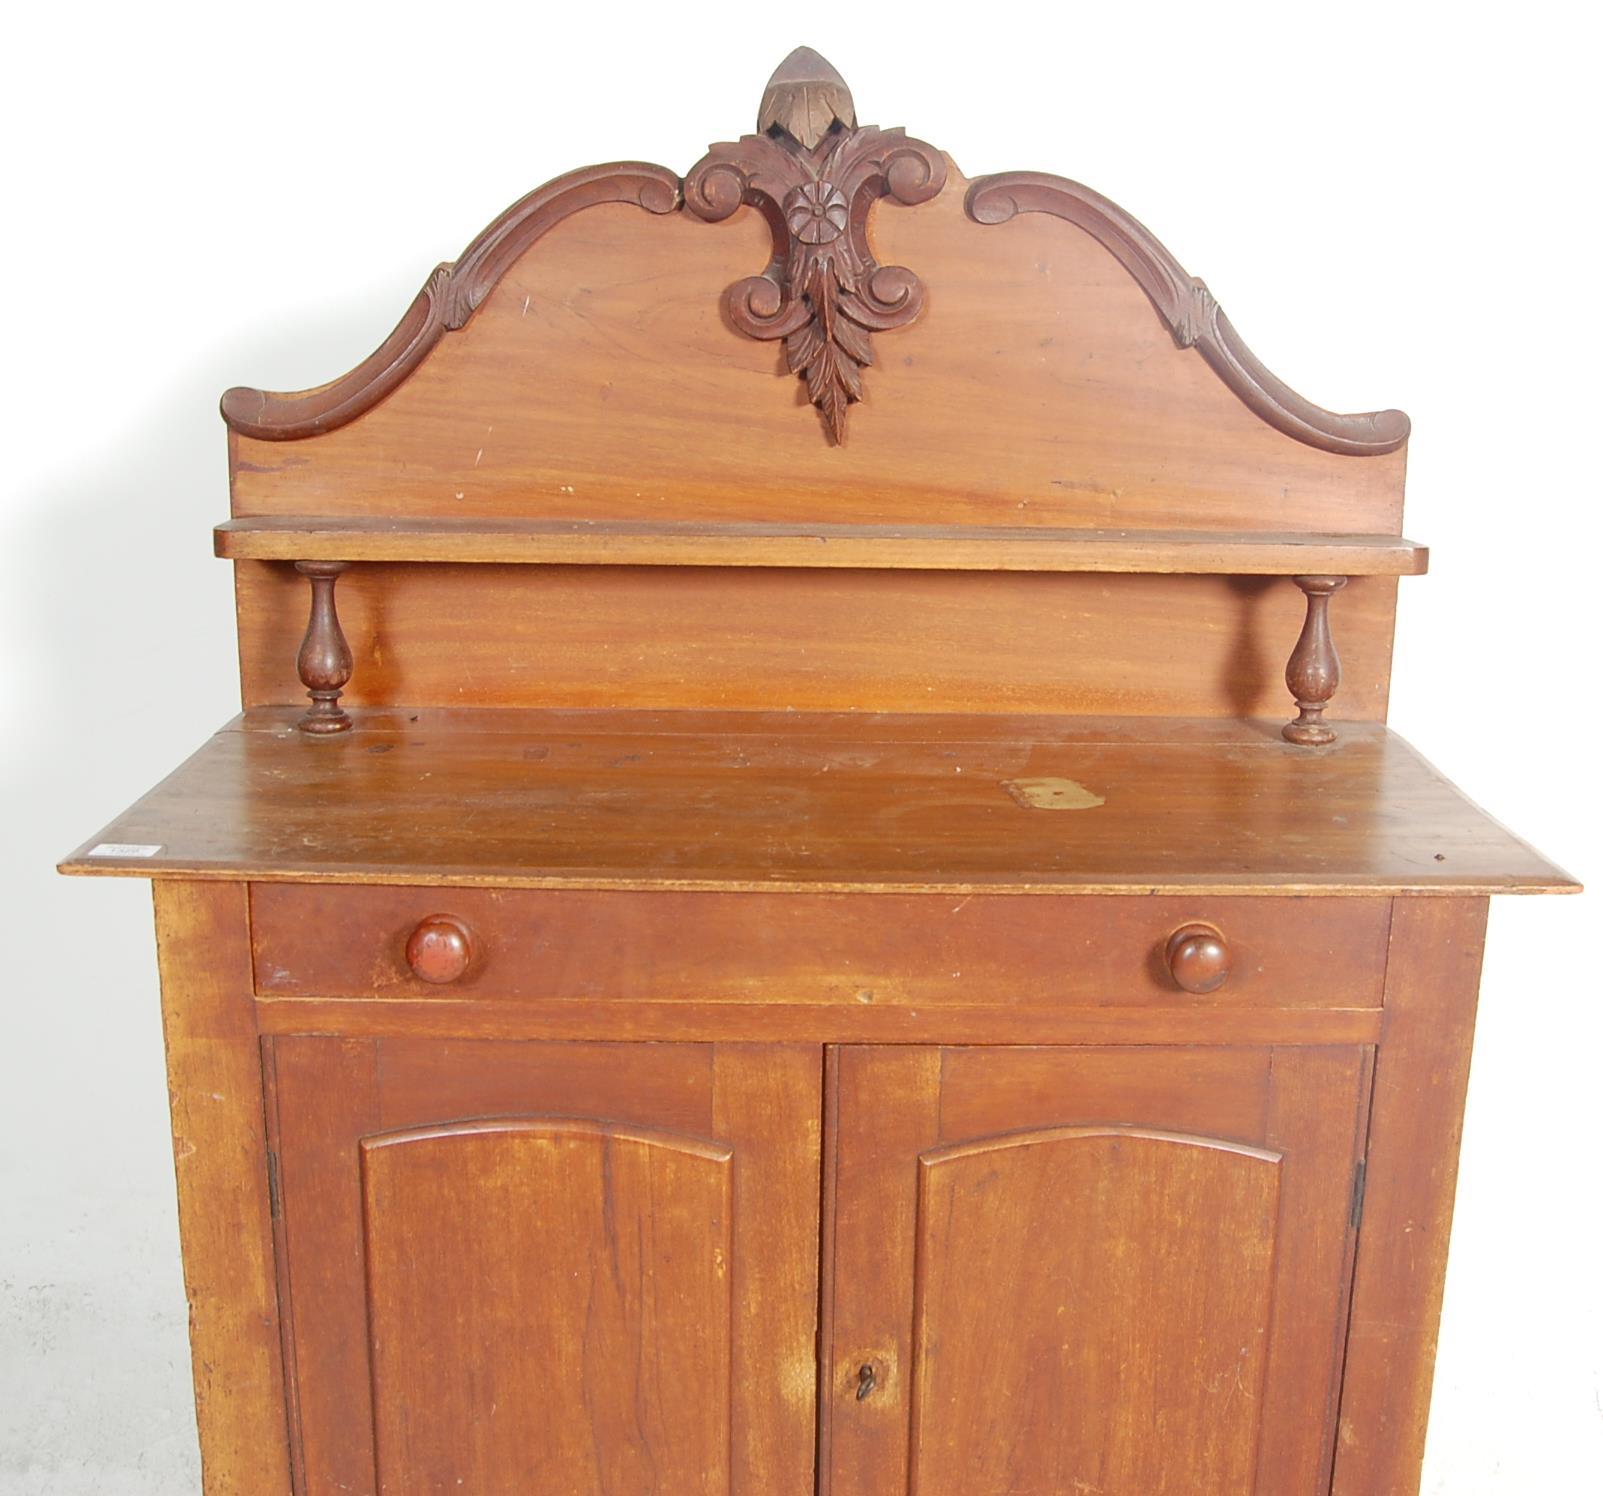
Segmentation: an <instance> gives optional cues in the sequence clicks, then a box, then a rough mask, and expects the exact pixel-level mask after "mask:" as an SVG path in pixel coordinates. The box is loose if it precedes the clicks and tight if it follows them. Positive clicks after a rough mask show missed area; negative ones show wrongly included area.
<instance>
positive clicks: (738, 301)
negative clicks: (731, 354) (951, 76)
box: [684, 47, 946, 444]
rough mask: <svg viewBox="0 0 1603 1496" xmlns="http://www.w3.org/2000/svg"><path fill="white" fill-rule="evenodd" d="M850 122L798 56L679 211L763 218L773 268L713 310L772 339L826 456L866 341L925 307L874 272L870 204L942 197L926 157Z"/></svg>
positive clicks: (838, 91) (827, 82) (841, 99)
mask: <svg viewBox="0 0 1603 1496" xmlns="http://www.w3.org/2000/svg"><path fill="white" fill-rule="evenodd" d="M826 117H827V118H826ZM855 121H856V113H855V110H854V108H853V105H852V99H851V94H850V92H849V91H848V90H847V88H846V84H845V82H844V81H843V80H842V79H841V77H840V75H839V74H838V73H837V72H836V71H835V70H834V69H833V68H832V67H830V65H829V64H828V63H827V62H825V61H824V59H823V58H821V57H819V56H818V54H817V53H816V52H812V51H810V50H809V49H807V48H805V47H803V48H798V49H797V51H796V52H794V53H792V54H791V56H790V57H788V58H787V59H786V60H785V61H784V63H782V64H781V65H780V67H779V69H778V71H776V72H775V74H774V76H773V78H772V79H770V80H769V84H768V88H767V90H766V91H765V93H764V95H763V104H762V110H761V113H760V114H759V117H758V126H759V128H760V129H762V130H764V131H766V133H764V134H759V135H747V136H744V137H742V138H741V139H740V140H738V141H732V142H729V143H726V144H722V145H715V146H713V147H712V149H711V150H709V151H708V153H707V154H706V156H704V157H703V158H702V159H701V160H700V161H699V162H698V163H697V164H696V165H695V166H694V167H693V168H692V169H691V171H690V174H689V175H688V176H687V177H686V178H685V186H684V201H685V206H686V207H687V208H689V210H690V211H691V212H692V213H694V214H695V215H696V217H698V218H701V219H704V220H705V221H707V222H709V223H716V222H718V221H720V220H721V219H725V218H728V217H729V216H730V215H731V214H732V213H734V212H735V210H736V209H737V208H739V207H740V206H741V205H742V204H746V205H749V206H751V207H754V208H756V209H758V210H759V211H760V212H761V213H762V214H763V217H764V218H765V220H766V221H767V223H768V226H769V229H770V232H771V233H772V235H773V246H774V248H773V258H772V259H771V260H770V261H769V263H768V266H767V267H766V268H765V269H764V270H762V271H761V272H760V273H759V274H757V275H754V276H748V277H747V278H746V279H744V280H741V281H737V282H735V284H734V285H732V286H730V287H729V288H728V290H727V291H726V292H725V293H724V307H725V310H726V312H727V314H728V316H729V320H730V321H731V322H732V323H733V324H734V326H735V327H736V328H737V329H738V330H739V331H740V332H742V333H744V334H745V335H746V336H747V337H750V338H758V339H764V340H772V339H782V340H783V341H784V345H785V364H786V367H787V368H788V369H789V370H790V372H791V373H793V374H796V375H798V376H799V377H800V378H801V379H802V381H803V383H804V384H805V385H806V387H807V394H808V398H809V399H810V400H811V401H812V403H813V404H814V405H815V406H817V408H818V411H819V413H820V415H821V416H822V418H823V422H824V427H825V430H826V431H827V432H828V433H829V436H830V439H831V441H833V442H835V443H836V444H839V443H840V442H842V441H844V440H845V435H846V412H847V408H848V407H849V406H850V405H851V404H852V403H853V402H855V401H857V400H860V399H862V396H863V374H862V371H863V369H865V368H866V367H867V366H868V365H870V364H872V363H873V362H874V350H873V345H872V343H871V341H870V334H872V333H876V332H887V331H890V330H891V329H893V328H897V327H904V326H906V325H907V324H908V323H909V322H911V321H913V319H914V318H916V317H917V316H918V314H919V313H920V311H922V310H923V306H924V287H923V284H922V283H921V282H920V280H919V279H918V277H917V276H916V275H915V274H914V273H913V272H912V271H911V270H908V269H905V268H904V267H902V266H900V265H881V264H879V263H878V261H877V260H875V258H874V254H873V250H872V249H871V248H870V246H869V243H868V214H869V210H870V209H871V208H872V207H873V205H874V203H875V202H877V201H878V200H879V199H880V198H882V197H889V198H891V199H892V200H894V201H895V202H898V203H901V204H903V205H904V206H909V207H911V206H913V205H915V204H917V203H922V202H928V201H929V200H930V199H931V198H932V197H934V196H935V195H936V194H937V193H938V192H940V190H941V189H942V187H944V186H945V185H946V160H945V158H944V157H943V156H942V155H941V154H940V152H939V151H937V150H935V148H934V147H933V146H930V145H927V144H926V143H925V142H924V141H922V140H914V139H912V138H911V137H910V136H908V135H907V134H905V133H904V132H903V131H902V130H899V129H897V130H882V129H879V128H878V127H876V126H873V125H869V126H864V127H861V128H859V127H858V126H857V125H856V123H855Z"/></svg>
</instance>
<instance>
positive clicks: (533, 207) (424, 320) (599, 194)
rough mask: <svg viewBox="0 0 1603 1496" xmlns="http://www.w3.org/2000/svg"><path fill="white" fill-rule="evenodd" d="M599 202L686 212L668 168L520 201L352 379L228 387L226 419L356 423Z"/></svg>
mask: <svg viewBox="0 0 1603 1496" xmlns="http://www.w3.org/2000/svg"><path fill="white" fill-rule="evenodd" d="M599 203H635V204H637V205H638V206H639V207H642V208H644V209H645V210H646V211H647V212H648V213H672V212H674V211H675V210H676V209H677V208H678V206H679V180H678V178H677V177H675V176H674V174H673V173H672V172H670V171H669V170H668V169H667V168H666V167H663V166H652V165H650V164H649V163H646V162H638V161H624V162H619V163H617V164H615V165H611V166H589V167H585V168H584V169H583V170H581V171H570V172H569V173H568V174H567V175H566V176H561V177H558V178H557V179H556V180H555V181H552V182H547V183H546V184H545V186H544V187H539V188H536V189H535V190H534V191H533V192H531V193H529V195H528V196H527V197H524V198H522V199H520V200H519V201H518V202H515V203H513V205H512V206H511V207H510V208H508V209H507V210H506V212H505V213H503V214H502V215H501V216H500V217H499V218H497V219H496V220H495V222H494V223H492V224H490V225H489V227H488V228H486V229H485V230H484V232H483V233H481V234H480V235H479V236H478V238H476V239H475V240H474V241H473V242H472V243H471V244H470V245H468V247H467V248H466V249H465V250H464V251H463V253H462V258H461V259H459V260H458V261H457V262H456V263H455V264H454V265H440V266H437V267H436V268H435V270H434V271H433V273H432V274H431V275H430V276H429V278H428V280H427V281H426V282H425V283H424V285H423V289H422V290H421V291H419V292H418V293H417V295H416V296H415V297H414V298H413V300H412V305H411V306H409V307H408V308H407V309H406V315H405V316H404V317H402V318H401V321H400V323H399V325H398V326H397V327H396V329H395V331H394V332H392V333H391V334H390V335H389V337H387V338H386V339H385V340H384V342H383V343H382V344H381V345H380V346H379V347H378V348H377V349H376V350H375V351H374V352H373V353H371V354H369V355H368V357H367V358H366V359H364V360H363V361H362V362H361V363H360V364H358V365H357V366H356V368H354V369H352V370H351V371H350V373H348V374H346V375H344V376H343V377H342V378H339V379H336V380H334V381H333V382H332V383H330V384H326V385H320V386H319V387H318V388H316V389H313V390H302V391H299V392H296V393H291V394H279V393H275V392H273V391H269V390H255V389H248V388H245V387H243V386H241V387H239V388H236V389H231V390H229V391H228V392H227V393H225V394H224V396H223V403H222V410H223V419H224V420H226V421H227V422H228V424H229V426H230V427H231V428H232V429H233V430H234V431H237V432H239V433H240V435H242V436H252V437H256V438H258V439H260V440H262V441H294V440H297V439H298V438H301V437H306V436H319V435H321V434H322V433H323V432H325V431H334V430H336V429H338V428H339V427H341V426H344V425H345V424H347V423H348V422H350V421H354V420H355V419H356V418H357V417H358V416H359V415H361V414H363V413H364V412H365V411H368V410H371V409H372V408H373V407H374V406H375V405H377V404H378V403H379V401H380V400H382V399H383V398H384V397H385V396H386V395H388V394H389V393H390V392H391V391H392V390H394V389H395V388H396V387H397V386H398V385H400V384H401V383H402V382H403V381H404V380H406V379H407V378H409V377H410V375H411V374H412V372H413V370H415V369H416V368H417V367H418V365H419V364H421V363H422V362H423V360H424V358H425V357H426V356H427V355H428V352H429V350H430V349H431V348H433V347H434V345H435V344H436V343H438V342H439V341H440V339H441V338H442V337H444V336H445V334H446V333H448V332H458V331H460V330H461V329H462V328H464V327H466V326H467V324H468V319H469V318H471V317H472V316H473V314H474V312H476V311H477V310H478V309H479V307H480V306H481V305H482V304H483V302H484V300H485V298H486V297H488V296H489V294H490V292H491V291H493V290H494V289H495V285H496V282H497V281H499V280H500V279H501V277H502V276H503V275H504V274H505V273H506V272H507V270H508V269H509V268H510V267H511V265H512V263H513V261H515V260H516V259H517V258H518V256H519V255H521V254H522V253H523V252H524V251H525V250H526V249H528V248H529V246H530V245H531V244H533V243H534V242H535V241H536V240H538V239H539V238H541V236H543V235H544V234H546V233H547V232H549V230H551V229H552V228H554V227H555V226H556V225H557V224H559V223H561V222H562V220H563V219H565V218H569V217H571V216H572V215H573V214H575V213H579V212H583V211H584V209H586V208H591V207H594V206H596V205H597V204H599ZM730 211H731V212H733V211H734V208H733V207H731V209H730Z"/></svg>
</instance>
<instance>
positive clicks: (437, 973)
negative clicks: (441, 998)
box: [406, 914, 473, 982]
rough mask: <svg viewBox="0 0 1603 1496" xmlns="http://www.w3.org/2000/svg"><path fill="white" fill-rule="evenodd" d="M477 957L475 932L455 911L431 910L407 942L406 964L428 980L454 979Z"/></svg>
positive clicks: (443, 980) (449, 980)
mask: <svg viewBox="0 0 1603 1496" xmlns="http://www.w3.org/2000/svg"><path fill="white" fill-rule="evenodd" d="M472 960H473V936H472V935H471V934H470V933H469V932H468V927H467V926H466V925H465V924H463V923H462V921H461V920H459V919H458V918H457V917H456V916H455V915H454V914H431V915H430V916H429V917H428V918H427V919H426V920H424V921H423V922H422V923H421V924H420V925H419V926H418V927H417V929H415V930H413V931H412V934H411V936H410V937H409V938H408V940H407V942H406V964H407V965H408V966H410V967H411V968H412V972H413V975H415V976H418V977H421V978H422V979H423V980H424V981H425V982H454V981H456V979H457V978H458V977H460V976H461V975H462V974H463V972H465V971H466V970H467V969H468V966H469V964H470V963H471V962H472Z"/></svg>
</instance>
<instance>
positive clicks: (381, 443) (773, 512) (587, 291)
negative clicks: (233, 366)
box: [233, 168, 1404, 534]
mask: <svg viewBox="0 0 1603 1496" xmlns="http://www.w3.org/2000/svg"><path fill="white" fill-rule="evenodd" d="M951 176H952V180H951V181H950V183H949V185H948V186H947V188H946V190H945V191H943V192H942V193H940V194H939V195H938V196H937V197H936V198H934V199H933V200H932V201H930V202H927V203H924V204H921V205H919V206H916V207H903V206H900V205H890V206H886V205H883V204H882V205H881V206H880V207H879V208H878V209H876V210H875V211H874V212H873V214H872V215H871V217H870V222H869V241H870V243H871V245H872V247H873V250H874V253H875V256H876V258H877V259H878V260H879V261H880V262H881V263H883V264H895V265H905V266H909V267H912V268H913V270H914V271H915V272H916V274H917V275H918V277H919V279H920V280H921V281H922V282H923V284H924V286H925V287H926V289H927V295H928V301H927V305H926V306H925V307H924V310H923V312H922V314H921V315H920V316H919V318H918V320H917V321H916V322H914V323H912V324H911V325H910V326H908V327H905V328H902V329H899V330H898V331H897V332H896V333H895V334H894V335H886V336H884V337H882V338H881V339H879V346H878V349H877V353H878V356H879V357H880V359H881V360H882V361H883V362H882V364H881V366H880V367H878V368H876V369H875V370H874V371H873V377H872V378H870V379H869V380H867V381H866V382H865V387H864V398H863V400H862V402H861V403H860V404H858V405H856V406H854V407H853V410H852V416H851V423H850V424H851V429H850V433H849V435H848V437H847V440H846V443H845V445H843V446H841V447H837V448H828V447H826V446H825V444H824V442H823V440H822V439H821V437H820V434H819V430H818V422H817V419H816V418H815V417H814V416H813V415H812V413H811V412H809V411H808V410H806V408H805V405H804V404H802V408H800V409H798V405H799V404H801V403H802V402H804V401H805V399H806V396H805V394H804V393H803V392H802V391H801V388H800V386H799V385H798V384H797V383H796V381H794V380H790V379H784V378H780V377H776V376H777V375H778V374H779V372H780V369H781V367H782V365H781V359H780V354H779V352H778V350H777V348H776V346H775V345H774V344H771V343H765V342H759V341H755V340H753V339H751V338H748V337H746V336H744V335H743V334H742V333H740V332H738V331H737V330H736V329H735V328H734V327H733V326H732V325H731V324H730V323H729V322H728V321H727V320H726V318H725V316H724V313H723V311H722V300H723V296H724V291H725V288H726V287H728V286H730V285H732V284H734V283H735V282H738V281H741V280H743V279H745V278H747V277H749V276H751V275H752V274H753V273H754V272H755V271H757V270H760V269H761V268H762V266H763V265H764V264H765V263H766V262H767V261H768V258H769V255H770V250H771V236H770V232H769V229H768V226H767V224H766V222H765V221H764V219H763V216H762V214H761V213H760V212H759V211H758V210H757V209H755V208H751V207H746V208H742V209H740V210H739V211H737V212H735V213H733V214H732V215H731V216H730V217H729V218H727V219H725V220H724V221H722V222H720V223H704V222H700V221H698V220H696V219H695V218H693V217H692V216H690V215H688V214H684V213H667V214H661V215H657V214H651V213H642V212H641V211H640V209H639V207H637V206H634V205H633V204H626V203H603V204H601V205H599V206H594V207H590V208H587V209H586V210H585V211H583V212H581V213H577V214H575V215H574V216H572V217H569V218H567V219H566V220H565V221H563V222H560V223H557V224H555V225H554V226H552V227H551V228H550V229H549V231H548V232H546V234H545V236H544V237H543V238H542V239H541V241H540V242H539V243H538V244H537V245H535V246H534V247H533V249H531V250H530V251H529V252H528V253H527V254H525V255H523V256H522V258H521V259H518V260H517V261H516V262H515V263H514V264H512V265H511V266H510V267H509V268H508V269H507V270H506V271H505V273H504V275H503V276H502V278H501V279H500V281H499V283H498V284H497V285H496V286H495V288H494V289H493V290H491V291H490V292H489V294H488V296H487V297H486V298H485V300H484V301H483V303H482V305H480V306H479V307H478V309H477V311H476V312H475V314H474V316H473V318H472V321H471V322H469V323H468V324H467V325H466V326H465V327H464V328H463V329H462V330H461V331H460V332H457V333H454V334H452V335H451V336H450V337H447V338H443V339H442V340H440V341H439V342H438V343H437V344H436V345H435V346H434V347H433V349H432V350H431V351H430V352H429V354H428V356H427V357H426V358H425V359H424V360H423V361H422V363H421V364H420V365H419V367H418V368H417V369H416V371H415V372H414V373H413V374H412V375H411V377H410V378H408V379H407V380H406V382H405V383H404V384H402V385H400V386H399V387H398V388H397V389H395V390H394V391H393V393H391V394H390V395H389V396H388V398H386V399H385V400H384V401H383V402H382V403H380V404H378V405H376V406H374V407H373V408H372V409H370V410H368V411H367V412H366V414H364V415H361V416H359V417H358V418H357V419H355V420H353V421H351V422H350V423H349V424H348V425H345V426H342V427H341V428H340V429H338V430H335V431H330V432H328V433H327V434H326V435H322V436H317V437H312V438H308V439H306V440H302V441H297V442H268V441H260V440H257V439H255V438H252V437H248V436H243V435H237V434H236V435H235V437H234V442H233V445H234V463H233V479H234V486H233V496H234V510H233V512H234V513H235V514H236V515H241V516H244V515H258V514H330V515H336V514H364V513H365V514H375V513H376V514H397V515H441V514H451V515H463V516H469V515H476V516H497V515H499V516H503V517H513V516H515V517H541V518H580V519H605V518H634V519H670V520H688V519H698V520H699V519H724V520H743V521H744V520H778V521H793V520H803V521H813V520H830V521H844V522H852V523H889V524H981V525H990V524H1042V525H1064V524H1068V525H1089V526H1094V527H1132V528H1143V529H1144V528H1160V529H1161V528H1198V529H1231V530H1267V531H1299V530H1307V531H1314V532H1321V531H1351V532H1354V533H1369V534H1395V533H1397V531H1398V528H1399V518H1400V514H1401V501H1402V479H1403V465H1404V454H1403V451H1402V450H1401V449H1399V450H1397V451H1393V452H1390V453H1387V454H1385V455H1380V456H1361V457H1354V456H1344V455H1340V454H1335V453H1330V452H1324V451H1320V450H1317V449H1316V448H1314V447H1310V446H1308V445H1305V444H1304V443H1303V442H1302V441H1299V440H1297V439H1295V438H1293V437H1291V436H1288V435H1285V434H1283V433H1282V432H1280V431H1277V430H1275V429H1274V428H1273V427H1271V426H1269V425H1267V424H1266V423H1265V422H1264V421H1263V420H1262V419H1261V418H1260V417H1259V416H1258V415H1257V414H1255V413H1254V412H1253V411H1252V410H1250V409H1248V408H1247V406H1246V405H1244V404H1243V403H1242V402H1241V400H1240V399H1238V398H1237V396H1236V395H1235V394H1234V393H1232V391H1231V390H1230V389H1229V388H1228V387H1227V386H1226V385H1225V384H1224V383H1223V382H1221V380H1220V378H1219V377H1218V375H1216V374H1215V372H1214V371H1213V369H1211V368H1210V367H1209V366H1208V364H1207V363H1206V362H1205V361H1204V359H1203V357H1202V355H1201V353H1200V352H1199V351H1198V350H1197V349H1196V348H1179V347H1176V346H1175V342H1174V339H1173V337H1172V336H1171V333H1170V330H1169V328H1168V327H1167V326H1165V325H1164V323H1163V321H1162V320H1161V319H1160V318H1159V316H1158V315H1157V314H1156V313H1155V312H1154V310H1153V307H1152V304H1151V303H1150V302H1149V300H1148V298H1147V295H1146V293H1145V292H1144V291H1143V290H1142V288H1141V286H1140V285H1139V284H1138V283H1137V282H1136V281H1135V280H1134V279H1133V278H1132V277H1131V276H1130V274H1129V273H1128V272H1127V270H1126V269H1125V267H1124V266H1123V265H1121V264H1120V263H1119V262H1118V260H1117V259H1116V258H1115V257H1114V256H1113V255H1112V254H1110V253H1109V252H1108V251H1107V250H1106V249H1105V248H1103V246H1102V245H1100V244H1099V243H1097V242H1096V240H1094V239H1093V238H1092V237H1091V236H1090V235H1088V234H1086V233H1085V232H1083V231H1082V230H1081V229H1080V228H1077V227H1076V226H1075V225H1073V224H1071V223H1066V222H1063V221H1061V220H1058V219H1055V218H1052V217H1049V216H1046V215H1042V214H1026V215H1021V216H1020V217H1018V218H1017V219H1015V220H1014V221H1013V222H1011V223H1007V224H1004V225H1002V226H1000V227H997V226H989V225H985V224H980V223H975V222H974V221H973V220H971V219H970V218H969V217H968V216H967V215H966V214H965V212H964V207H963V193H964V188H965V183H964V182H963V181H962V180H961V179H959V178H958V177H957V173H956V170H955V168H952V170H951ZM1285 315H1286V316H1288V317H1297V316H1302V317H1305V318H1307V319H1308V320H1310V321H1312V320H1314V319H1316V318H1318V317H1320V316H1322V315H1325V312H1324V309H1323V307H1322V306H1320V305H1310V306H1307V307H1292V306H1288V307H1286V308H1285ZM241 372H242V373H244V374H247V375H248V374H249V371H248V370H242V371H241ZM337 372H339V371H336V370H308V374H309V376H312V377H311V378H310V379H309V380H308V382H309V383H310V382H314V381H315V378H316V377H317V376H319V375H322V376H327V375H330V374H334V373H337ZM1285 372H1286V373H1287V374H1290V375H1292V376H1293V379H1295V372H1296V371H1294V370H1287V371H1285Z"/></svg>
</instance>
